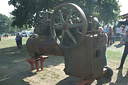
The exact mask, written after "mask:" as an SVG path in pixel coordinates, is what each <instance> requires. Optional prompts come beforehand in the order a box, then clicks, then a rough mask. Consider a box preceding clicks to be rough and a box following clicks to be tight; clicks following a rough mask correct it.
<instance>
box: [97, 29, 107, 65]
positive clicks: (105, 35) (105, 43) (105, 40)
mask: <svg viewBox="0 0 128 85" xmlns="http://www.w3.org/2000/svg"><path fill="white" fill-rule="evenodd" d="M98 31H100V33H104V36H103V37H104V66H107V58H106V50H107V42H108V36H107V34H106V33H105V32H104V31H103V28H102V27H99V29H98Z"/></svg>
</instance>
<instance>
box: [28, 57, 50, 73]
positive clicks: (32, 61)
mask: <svg viewBox="0 0 128 85" xmlns="http://www.w3.org/2000/svg"><path fill="white" fill-rule="evenodd" d="M47 58H48V56H40V57H38V58H29V59H26V61H28V63H29V64H30V65H31V70H34V64H35V66H36V70H37V71H39V61H40V65H41V70H43V63H44V60H45V59H47Z"/></svg>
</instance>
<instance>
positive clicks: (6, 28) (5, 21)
mask: <svg viewBox="0 0 128 85" xmlns="http://www.w3.org/2000/svg"><path fill="white" fill-rule="evenodd" d="M12 22H13V19H12V17H10V18H9V17H7V16H6V15H3V14H0V34H3V33H16V32H19V31H21V30H23V29H25V27H22V28H18V27H17V26H12Z"/></svg>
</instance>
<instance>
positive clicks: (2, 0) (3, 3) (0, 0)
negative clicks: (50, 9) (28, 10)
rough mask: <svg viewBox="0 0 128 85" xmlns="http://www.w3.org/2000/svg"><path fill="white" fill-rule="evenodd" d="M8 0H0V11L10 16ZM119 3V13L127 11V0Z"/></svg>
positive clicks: (11, 7)
mask: <svg viewBox="0 0 128 85" xmlns="http://www.w3.org/2000/svg"><path fill="white" fill-rule="evenodd" d="M8 1H9V0H0V13H2V14H4V15H6V16H10V14H9V12H11V11H12V10H13V9H14V7H13V6H9V5H8ZM119 3H120V5H122V7H121V13H120V15H122V14H126V13H128V0H119Z"/></svg>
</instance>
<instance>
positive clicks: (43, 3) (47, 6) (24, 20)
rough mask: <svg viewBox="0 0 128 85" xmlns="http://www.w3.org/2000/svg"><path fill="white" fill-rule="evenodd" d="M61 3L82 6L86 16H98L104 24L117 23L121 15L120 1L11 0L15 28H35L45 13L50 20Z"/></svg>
mask: <svg viewBox="0 0 128 85" xmlns="http://www.w3.org/2000/svg"><path fill="white" fill-rule="evenodd" d="M61 3H74V4H77V5H78V6H80V7H81V8H82V9H83V10H84V12H85V14H86V16H96V17H97V18H98V19H99V20H100V22H103V23H104V24H107V23H112V22H114V21H116V20H117V19H118V17H119V13H120V5H119V1H118V0H10V1H9V5H13V6H14V7H15V9H14V10H13V11H12V13H11V14H12V15H13V16H14V17H13V19H14V21H13V22H12V25H13V26H18V27H23V26H24V25H25V26H26V27H31V26H34V25H35V24H36V23H37V22H38V21H39V20H40V19H41V18H42V17H43V16H44V14H45V13H48V15H49V16H48V18H49V19H50V18H51V14H52V12H53V10H54V9H55V7H56V6H57V5H60V4H61Z"/></svg>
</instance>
